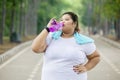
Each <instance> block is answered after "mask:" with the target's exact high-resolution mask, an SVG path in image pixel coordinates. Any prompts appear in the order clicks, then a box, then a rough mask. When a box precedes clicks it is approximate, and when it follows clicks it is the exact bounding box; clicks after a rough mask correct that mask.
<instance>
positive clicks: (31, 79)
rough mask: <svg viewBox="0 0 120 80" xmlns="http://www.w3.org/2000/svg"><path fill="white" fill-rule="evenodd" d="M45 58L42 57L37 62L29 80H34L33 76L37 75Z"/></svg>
mask: <svg viewBox="0 0 120 80" xmlns="http://www.w3.org/2000/svg"><path fill="white" fill-rule="evenodd" d="M42 62H43V59H42V58H41V59H40V60H39V62H38V63H37V64H36V66H35V68H34V69H33V71H32V72H31V74H30V76H29V78H28V79H27V80H33V78H34V77H35V75H36V73H37V72H38V70H39V68H40V65H41V64H42Z"/></svg>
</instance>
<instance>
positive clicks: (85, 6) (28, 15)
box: [0, 0, 120, 54]
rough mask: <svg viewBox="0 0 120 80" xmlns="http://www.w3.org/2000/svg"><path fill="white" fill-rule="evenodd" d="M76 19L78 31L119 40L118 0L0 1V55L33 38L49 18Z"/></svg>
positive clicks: (119, 5) (119, 3)
mask: <svg viewBox="0 0 120 80" xmlns="http://www.w3.org/2000/svg"><path fill="white" fill-rule="evenodd" d="M66 11H73V12H75V13H77V14H78V16H79V23H80V29H81V32H85V33H88V34H89V35H92V34H93V35H95V34H99V35H101V36H104V37H107V38H109V39H112V40H115V41H118V42H119V40H120V0H72V1H71V0H0V54H2V53H3V52H4V51H5V50H7V49H9V48H11V47H13V46H15V45H17V44H19V43H21V42H24V41H28V40H31V39H33V38H34V37H35V36H36V35H37V34H38V33H40V32H41V30H42V29H43V28H44V27H45V26H46V24H47V23H48V21H49V20H50V19H51V18H53V17H54V18H56V19H59V18H60V15H61V14H62V13H64V12H66Z"/></svg>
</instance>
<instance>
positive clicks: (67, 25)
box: [60, 14, 76, 33]
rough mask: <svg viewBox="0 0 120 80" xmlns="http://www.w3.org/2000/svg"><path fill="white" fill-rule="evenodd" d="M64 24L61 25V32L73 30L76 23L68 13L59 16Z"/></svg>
mask: <svg viewBox="0 0 120 80" xmlns="http://www.w3.org/2000/svg"><path fill="white" fill-rule="evenodd" d="M60 22H62V23H63V24H64V26H63V29H62V30H63V32H66V33H69V32H71V31H72V32H74V29H75V27H76V24H75V23H74V22H73V20H72V18H71V16H70V15H69V14H65V15H63V16H62V17H61V21H60Z"/></svg>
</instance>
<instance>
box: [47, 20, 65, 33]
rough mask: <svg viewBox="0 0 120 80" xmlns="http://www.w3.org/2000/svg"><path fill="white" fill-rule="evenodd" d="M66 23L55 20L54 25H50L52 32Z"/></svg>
mask: <svg viewBox="0 0 120 80" xmlns="http://www.w3.org/2000/svg"><path fill="white" fill-rule="evenodd" d="M63 26H64V24H63V23H62V22H56V21H55V20H53V22H52V25H51V26H50V27H49V30H50V32H55V31H58V30H61V29H62V27H63Z"/></svg>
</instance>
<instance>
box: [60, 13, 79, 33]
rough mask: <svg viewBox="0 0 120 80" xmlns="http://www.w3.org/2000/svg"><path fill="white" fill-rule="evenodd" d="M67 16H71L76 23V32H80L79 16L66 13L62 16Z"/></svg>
mask: <svg viewBox="0 0 120 80" xmlns="http://www.w3.org/2000/svg"><path fill="white" fill-rule="evenodd" d="M65 14H69V15H70V16H71V18H72V20H73V22H74V23H76V27H75V31H78V32H79V31H80V30H79V24H78V16H77V15H76V14H75V13H73V12H65V13H63V14H62V15H65Z"/></svg>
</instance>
